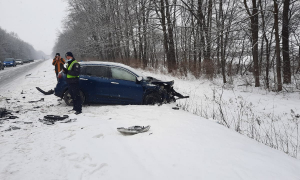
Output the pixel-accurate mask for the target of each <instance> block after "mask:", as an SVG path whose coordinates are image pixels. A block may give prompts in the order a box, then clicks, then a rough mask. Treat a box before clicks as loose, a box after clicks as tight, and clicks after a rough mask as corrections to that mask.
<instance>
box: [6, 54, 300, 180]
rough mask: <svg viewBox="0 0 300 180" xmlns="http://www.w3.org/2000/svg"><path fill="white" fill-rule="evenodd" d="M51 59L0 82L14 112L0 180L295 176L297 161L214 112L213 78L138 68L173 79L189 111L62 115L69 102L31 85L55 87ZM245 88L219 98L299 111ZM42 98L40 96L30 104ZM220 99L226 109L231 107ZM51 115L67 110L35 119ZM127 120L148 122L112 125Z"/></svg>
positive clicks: (293, 101) (282, 98)
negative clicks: (49, 121)
mask: <svg viewBox="0 0 300 180" xmlns="http://www.w3.org/2000/svg"><path fill="white" fill-rule="evenodd" d="M51 61H52V60H48V61H45V62H43V63H41V64H40V65H38V66H37V68H35V69H32V70H31V72H30V73H27V74H31V75H30V76H25V74H24V76H21V77H20V78H19V79H18V81H16V82H18V83H15V84H13V83H11V84H10V86H7V87H0V107H2V108H6V109H10V110H13V111H14V112H17V111H18V113H14V115H16V116H18V117H19V118H18V119H11V120H6V121H3V122H2V124H0V133H1V136H0V179H1V180H2V179H3V180H19V179H22V180H23V179H25V180H35V179H37V180H40V179H43V180H48V179H49V180H50V179H70V180H75V179H97V180H98V179H112V180H114V179H118V180H119V179H125V180H127V179H131V180H135V179H143V180H148V179H149V180H163V179H178V180H182V179H189V180H190V179H195V180H196V179H197V180H198V179H230V180H235V179H236V180H240V179H249V180H253V179H256V180H257V179H261V180H266V179H267V180H269V179H270V180H276V179H278V180H279V179H280V180H281V179H282V180H286V179H289V180H299V179H300V170H299V169H300V161H299V160H298V159H295V158H292V157H290V156H289V155H287V154H285V153H283V152H281V151H279V150H275V149H272V148H270V147H268V146H265V145H263V144H262V143H259V142H257V141H255V140H253V139H250V138H248V137H246V136H244V135H241V134H239V133H236V132H235V131H234V130H233V129H228V128H226V127H225V126H223V125H221V124H220V123H222V121H221V122H220V121H219V120H218V119H217V118H213V114H214V113H213V112H214V111H213V109H214V108H215V109H218V106H216V104H214V103H211V102H212V101H211V98H212V95H213V92H216V93H215V94H216V97H219V95H220V92H221V91H220V86H219V85H218V82H214V83H210V82H208V81H207V80H202V81H201V80H186V79H177V78H172V77H170V76H165V75H162V74H157V73H156V74H152V73H149V72H144V73H145V74H146V75H152V76H154V77H157V78H160V79H163V80H172V79H175V89H176V90H177V91H178V92H180V93H182V94H184V95H190V96H191V98H190V99H187V100H180V101H178V103H179V105H180V107H182V108H183V109H186V110H188V111H190V112H186V111H183V110H182V109H181V110H173V109H172V107H174V106H176V104H175V103H174V104H166V105H162V106H101V105H91V106H84V107H83V114H80V115H78V116H76V115H73V114H69V113H68V110H69V109H71V108H70V107H66V106H65V103H64V102H62V101H59V98H57V97H55V96H54V95H50V96H45V95H43V94H41V93H39V92H38V91H37V90H36V89H35V87H41V88H42V89H45V90H50V89H53V88H54V87H55V83H56V79H55V73H54V71H53V66H52V65H51ZM0 76H1V74H0ZM212 89H217V91H212ZM247 91H248V90H247V89H242V88H240V89H239V90H237V91H233V90H228V88H227V89H224V91H223V96H222V97H224V102H227V101H228V102H230V99H232V102H234V99H235V98H238V97H239V98H240V99H241V98H242V99H243V100H244V101H245V102H247V103H250V102H251V103H252V104H253V105H252V106H251V108H252V109H253V110H260V111H266V112H267V113H273V114H274V115H281V114H282V113H286V111H287V110H289V109H293V110H294V111H295V112H297V111H298V109H297V107H298V105H299V103H298V102H297V101H299V95H298V94H285V95H280V94H278V95H276V94H272V93H264V94H262V91H261V90H258V91H259V92H255V90H253V89H251V90H250V91H251V92H247ZM218 94H219V95H218ZM41 98H44V100H43V101H38V102H35V103H29V101H37V100H40V99H41ZM216 99H217V98H215V99H214V102H215V101H216ZM244 101H243V102H244ZM217 102H218V100H217ZM222 105H223V106H224V108H225V107H235V105H233V106H231V105H228V106H225V104H222ZM206 107H207V108H206ZM262 107H263V108H262ZM248 109H249V107H248ZM262 109H263V110H262ZM225 110H226V109H224V111H225ZM232 110H234V109H232ZM289 111H290V110H289ZM191 112H192V113H191ZM193 113H194V114H198V115H201V116H204V117H205V113H206V114H207V119H206V118H203V117H200V116H197V115H194V114H193ZM201 113H202V114H201ZM227 113H228V114H230V113H229V111H228V112H227ZM49 114H55V115H65V114H68V115H70V118H71V119H73V122H70V123H59V122H56V123H55V124H54V125H45V124H43V123H41V122H39V119H42V118H43V116H45V115H49ZM215 114H216V116H218V113H215ZM227 117H229V115H227ZM75 119H76V120H75ZM218 122H219V123H218ZM228 122H229V120H228ZM233 124H234V122H232V125H233ZM133 125H142V126H145V125H150V126H151V129H150V130H149V131H148V132H145V133H141V134H136V135H132V136H124V135H122V134H120V133H119V132H118V131H117V128H118V127H129V126H133ZM16 127H17V128H20V129H17V128H16ZM13 129H15V130H13Z"/></svg>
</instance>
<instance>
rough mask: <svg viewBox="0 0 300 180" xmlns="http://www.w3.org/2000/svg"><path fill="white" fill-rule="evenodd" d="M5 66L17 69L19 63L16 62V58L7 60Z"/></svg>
mask: <svg viewBox="0 0 300 180" xmlns="http://www.w3.org/2000/svg"><path fill="white" fill-rule="evenodd" d="M3 65H4V66H5V67H8V66H13V67H16V66H17V63H16V60H15V59H14V58H5V59H4V62H3Z"/></svg>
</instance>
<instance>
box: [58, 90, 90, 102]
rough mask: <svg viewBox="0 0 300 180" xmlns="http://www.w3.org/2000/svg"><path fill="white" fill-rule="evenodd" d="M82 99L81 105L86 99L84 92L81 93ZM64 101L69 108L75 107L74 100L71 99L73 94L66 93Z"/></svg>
mask: <svg viewBox="0 0 300 180" xmlns="http://www.w3.org/2000/svg"><path fill="white" fill-rule="evenodd" d="M80 97H81V104H83V103H84V102H85V97H84V94H83V92H82V91H80ZM63 99H64V101H65V103H66V104H67V105H68V106H73V100H72V98H71V94H70V92H69V90H67V91H66V92H65V94H64V96H63Z"/></svg>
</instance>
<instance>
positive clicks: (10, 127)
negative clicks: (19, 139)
mask: <svg viewBox="0 0 300 180" xmlns="http://www.w3.org/2000/svg"><path fill="white" fill-rule="evenodd" d="M18 129H21V128H19V127H17V126H9V128H8V129H6V130H5V131H12V130H18Z"/></svg>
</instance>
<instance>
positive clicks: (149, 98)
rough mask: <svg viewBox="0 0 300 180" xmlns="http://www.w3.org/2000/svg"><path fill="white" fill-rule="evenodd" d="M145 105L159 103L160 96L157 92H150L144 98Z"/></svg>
mask: <svg viewBox="0 0 300 180" xmlns="http://www.w3.org/2000/svg"><path fill="white" fill-rule="evenodd" d="M144 104H145V105H155V104H161V96H160V95H159V94H158V93H156V92H155V93H151V94H148V95H146V97H145V98H144Z"/></svg>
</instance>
